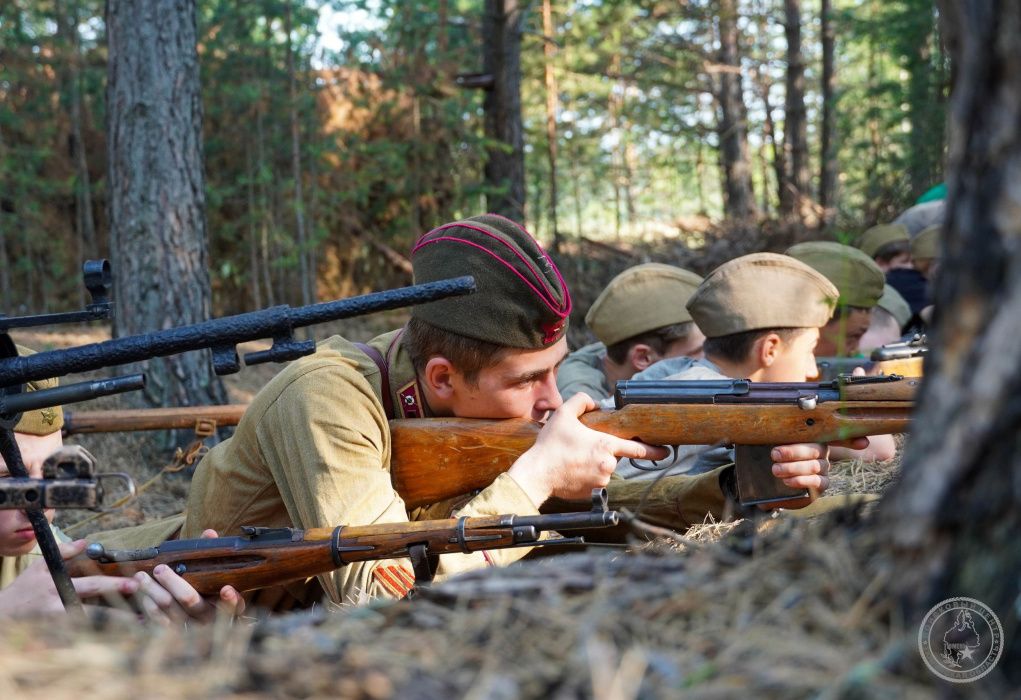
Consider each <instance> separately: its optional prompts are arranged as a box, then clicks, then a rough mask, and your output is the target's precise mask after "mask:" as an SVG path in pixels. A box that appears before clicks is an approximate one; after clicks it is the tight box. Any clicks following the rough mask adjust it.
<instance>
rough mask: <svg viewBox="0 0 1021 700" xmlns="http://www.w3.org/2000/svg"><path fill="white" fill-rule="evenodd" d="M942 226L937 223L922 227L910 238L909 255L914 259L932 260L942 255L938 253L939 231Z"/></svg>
mask: <svg viewBox="0 0 1021 700" xmlns="http://www.w3.org/2000/svg"><path fill="white" fill-rule="evenodd" d="M942 229H943V227H942V226H941V225H939V224H937V225H935V226H930V227H929V228H926V229H922V231H920V232H919V234H918V235H917V236H915V237H914V238H912V239H911V257H912V258H914V259H916V260H932V259H934V258H939V257H942V256H941V255H940V240H939V236H940V231H942Z"/></svg>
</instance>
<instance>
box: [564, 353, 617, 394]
mask: <svg viewBox="0 0 1021 700" xmlns="http://www.w3.org/2000/svg"><path fill="white" fill-rule="evenodd" d="M604 359H606V346H605V345H603V344H602V343H592V344H591V345H586V346H585V347H583V348H579V349H578V350H575V351H574V352H572V353H571V354H570V355H568V356H567V359H565V360H564V362H563V364H561V365H560V369H559V370H557V389H559V390H560V396H561V397H563V399H564V401H567V399H569V398H571V397H572V396H574V395H575V394H577V393H580V392H585V393H586V394H588V395H589V396H591V397H592V400H593V401H597V402H598V401H601V400H602V399H605V398H608V397H610V396H613V387H612V386H610V384H609V382H607V381H606V373H605V372H604V371H603V360H604Z"/></svg>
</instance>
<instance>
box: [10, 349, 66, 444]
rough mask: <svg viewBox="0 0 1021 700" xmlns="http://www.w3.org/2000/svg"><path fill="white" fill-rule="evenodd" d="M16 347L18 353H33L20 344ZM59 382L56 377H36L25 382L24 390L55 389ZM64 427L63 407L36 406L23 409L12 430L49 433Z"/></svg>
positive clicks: (37, 433) (32, 433) (33, 352)
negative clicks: (32, 409) (27, 409)
mask: <svg viewBox="0 0 1021 700" xmlns="http://www.w3.org/2000/svg"><path fill="white" fill-rule="evenodd" d="M16 347H17V348H18V355H20V356H22V357H24V356H25V355H34V354H35V351H34V350H29V349H28V348H26V347H22V346H21V345H18V346H16ZM59 384H60V382H59V381H58V380H57V379H37V380H35V381H34V382H25V391H26V392H29V391H42V390H43V389H55V388H57V386H58V385H59ZM63 427H64V409H62V408H61V407H60V406H54V407H52V408H37V409H35V410H34V411H25V412H24V413H22V414H21V420H19V421H18V424H17V425H15V426H14V432H16V433H27V434H29V435H49V434H50V433H55V432H57V431H58V430H60V429H61V428H63Z"/></svg>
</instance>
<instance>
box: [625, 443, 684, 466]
mask: <svg viewBox="0 0 1021 700" xmlns="http://www.w3.org/2000/svg"><path fill="white" fill-rule="evenodd" d="M663 447H665V448H667V449H668V450H670V454H669V455H667V456H666V457H664V458H663V459H661V460H659V459H650V460H648V461H649V466H645V465H644V464H639V463H638V462H636V461H635V459H634V457H628V459H627V461H628V463H629V464H630V465H631V466H632V467H634V468H635V469H638V470H639V471H643V472H658V471H662V470H664V469H666V468H667V467H668V466H670V464H672V463H673V462H674V461H675V460H676V458H677V452H676V450H675V449H674V446H673V445H663ZM660 462H666V464H664V465H662V466H660Z"/></svg>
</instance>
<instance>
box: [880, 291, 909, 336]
mask: <svg viewBox="0 0 1021 700" xmlns="http://www.w3.org/2000/svg"><path fill="white" fill-rule="evenodd" d="M876 306H878V307H879V308H881V309H883V310H884V311H886V312H887V313H888V314H890V315H891V316H893V317H894V318H895V319H896V320H897V323H899V324H900V327H901V328H903V327H904V326H906V325H907V322H908V321H910V320H911V306H910V305H909V304H908V302H907V301H906V300H905V299H904V297H902V296H901V294H900V292H898V291H897V290H896V289H894V288H893V287H891V286H890V285H886V286H885V287H883V296H881V297H879V303H878V304H876Z"/></svg>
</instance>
